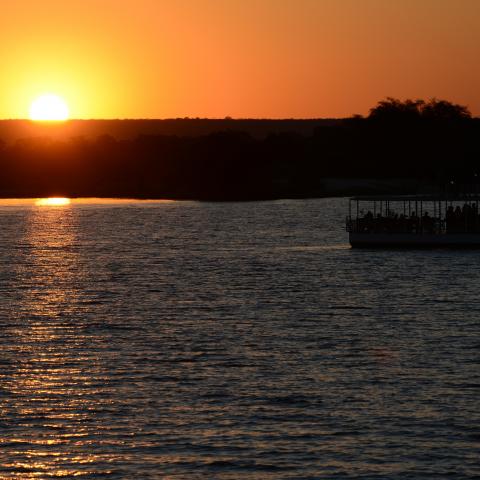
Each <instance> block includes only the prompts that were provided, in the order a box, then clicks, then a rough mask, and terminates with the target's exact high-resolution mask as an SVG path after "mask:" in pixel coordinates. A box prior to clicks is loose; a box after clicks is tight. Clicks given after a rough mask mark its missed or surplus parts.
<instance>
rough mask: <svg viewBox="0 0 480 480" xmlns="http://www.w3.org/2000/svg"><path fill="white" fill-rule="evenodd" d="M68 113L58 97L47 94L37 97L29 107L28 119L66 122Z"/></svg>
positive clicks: (63, 102) (64, 104)
mask: <svg viewBox="0 0 480 480" xmlns="http://www.w3.org/2000/svg"><path fill="white" fill-rule="evenodd" d="M68 117H69V111H68V106H67V104H66V103H65V101H64V100H63V99H62V98H60V97H59V96H58V95H54V94H52V93H47V94H45V95H41V96H40V97H38V98H37V99H36V100H35V101H34V102H33V103H32V105H31V106H30V119H31V120H41V121H47V122H48V121H56V122H58V121H64V120H68Z"/></svg>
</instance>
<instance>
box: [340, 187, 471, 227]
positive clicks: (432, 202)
mask: <svg viewBox="0 0 480 480" xmlns="http://www.w3.org/2000/svg"><path fill="white" fill-rule="evenodd" d="M479 203H480V195H479V194H478V193H464V194H455V195H452V194H450V195H384V196H356V197H352V198H350V200H349V211H348V216H347V219H346V225H347V231H348V232H350V233H357V234H362V233H364V234H410V235H425V234H426V235H437V236H438V235H447V234H479V235H480V215H479Z"/></svg>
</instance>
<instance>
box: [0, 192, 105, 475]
mask: <svg viewBox="0 0 480 480" xmlns="http://www.w3.org/2000/svg"><path fill="white" fill-rule="evenodd" d="M69 204H70V200H69V199H67V198H59V197H58V198H48V199H40V200H38V201H37V202H36V205H39V206H54V207H59V206H68V205H69ZM77 223H78V218H77V216H76V213H75V209H72V208H42V209H40V208H39V209H37V208H33V209H31V210H30V211H29V213H28V217H27V218H26V228H25V231H24V235H23V239H22V245H23V248H24V249H25V255H24V257H23V258H24V261H23V263H22V264H19V265H18V267H17V268H18V271H17V275H18V277H19V278H20V279H21V284H22V285H21V287H22V288H21V289H20V290H19V292H20V293H19V295H20V296H19V301H18V309H17V314H16V321H15V322H14V325H15V326H14V327H13V329H12V330H13V331H12V332H11V333H12V334H13V335H14V337H15V352H14V351H13V350H12V352H11V357H12V358H15V361H14V363H12V367H13V369H12V371H11V373H8V374H5V373H2V372H1V371H0V382H1V385H2V388H3V389H4V393H6V395H5V396H4V399H3V402H2V405H1V408H0V411H1V412H2V416H3V417H4V419H5V425H4V426H5V428H3V427H2V429H1V430H0V470H1V471H3V472H5V471H9V472H10V473H11V474H12V475H13V476H14V477H15V478H25V479H27V478H39V477H42V478H43V476H48V477H68V478H71V477H75V476H79V475H87V474H92V470H89V469H88V468H87V469H86V468H85V465H89V464H92V463H94V462H95V461H97V460H98V456H97V455H94V454H92V453H91V452H88V451H87V450H85V448H86V446H87V445H88V443H89V442H91V434H92V428H93V430H96V429H95V427H92V413H91V412H92V411H93V410H95V409H96V408H98V402H96V401H95V398H96V397H97V396H98V395H102V392H103V391H104V389H105V388H106V387H105V385H104V383H103V382H102V381H101V380H99V376H101V375H102V370H101V368H100V367H99V366H98V362H97V360H96V358H94V357H92V358H89V359H88V373H86V367H85V361H86V359H85V356H84V355H82V352H83V351H84V346H85V343H86V342H89V337H88V335H86V334H85V329H84V326H83V325H82V323H81V321H78V320H79V319H81V318H82V317H81V315H79V309H80V308H81V304H82V298H83V297H82V295H84V294H83V289H82V279H83V278H85V276H86V273H85V272H84V270H83V268H82V261H81V257H80V254H79V252H78V249H77V248H76V245H77V244H78V238H77V229H78V225H77ZM12 348H13V347H12ZM90 382H91V383H93V384H94V385H90ZM9 418H15V419H16V421H15V424H14V425H11V426H9V423H8V422H9V420H8V419H9ZM2 444H6V445H10V446H11V447H12V448H11V449H10V452H9V455H8V458H3V457H2V454H1V447H2ZM14 445H17V446H15V447H13V446H14ZM82 465H83V467H82ZM107 470H108V469H107ZM93 473H98V474H105V473H106V472H105V471H102V472H93ZM2 478H3V477H2Z"/></svg>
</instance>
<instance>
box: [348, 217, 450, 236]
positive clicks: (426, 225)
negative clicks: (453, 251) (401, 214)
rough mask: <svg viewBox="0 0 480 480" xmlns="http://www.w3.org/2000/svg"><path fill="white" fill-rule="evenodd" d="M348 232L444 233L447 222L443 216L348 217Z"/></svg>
mask: <svg viewBox="0 0 480 480" xmlns="http://www.w3.org/2000/svg"><path fill="white" fill-rule="evenodd" d="M345 225H346V230H347V232H355V233H415V234H435V235H439V234H443V233H446V232H447V229H446V222H445V220H443V219H441V218H432V217H428V218H426V219H422V218H416V219H410V218H402V219H398V218H389V217H381V218H352V217H346V222H345Z"/></svg>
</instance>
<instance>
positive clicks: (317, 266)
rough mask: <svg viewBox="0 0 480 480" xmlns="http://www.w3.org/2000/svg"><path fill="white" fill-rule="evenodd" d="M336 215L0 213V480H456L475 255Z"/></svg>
mask: <svg viewBox="0 0 480 480" xmlns="http://www.w3.org/2000/svg"><path fill="white" fill-rule="evenodd" d="M345 203H346V202H345V200H342V199H335V200H331V199H323V200H285V201H275V202H251V203H196V202H140V201H121V202H117V201H102V202H101V201H97V200H90V201H74V202H72V203H71V204H69V205H63V206H48V205H47V206H45V205H43V206H42V205H36V204H35V202H33V201H0V296H1V297H0V298H1V302H0V328H1V336H0V478H22V479H28V478H51V477H62V476H63V477H66V478H69V477H73V476H80V477H82V476H83V478H142V479H160V478H172V479H173V478H175V479H177V478H178V479H239V478H242V479H252V480H253V479H260V480H264V479H265V480H266V479H315V478H393V479H395V478H415V479H423V478H425V479H426V478H429V479H431V478H436V479H438V478H447V477H448V478H462V479H463V478H478V475H480V468H479V463H478V458H479V447H480V407H479V401H478V395H479V390H480V378H479V377H480V370H479V363H480V296H479V294H478V282H479V277H480V274H479V269H478V265H479V263H480V252H475V251H473V252H472V251H471V252H466V251H444V250H438V251H435V250H432V251H400V250H396V251H390V252H389V251H368V250H361V251H356V250H351V249H350V248H349V246H348V244H347V236H346V233H345V231H344V227H343V220H344V215H345V207H346V205H345Z"/></svg>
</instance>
